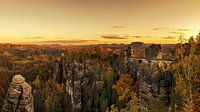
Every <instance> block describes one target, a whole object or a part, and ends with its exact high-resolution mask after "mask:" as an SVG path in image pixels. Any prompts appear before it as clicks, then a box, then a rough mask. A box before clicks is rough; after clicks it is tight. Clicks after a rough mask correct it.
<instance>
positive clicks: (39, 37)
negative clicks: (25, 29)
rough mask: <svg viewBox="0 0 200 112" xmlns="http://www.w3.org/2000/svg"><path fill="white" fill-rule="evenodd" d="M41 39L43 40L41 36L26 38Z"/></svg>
mask: <svg viewBox="0 0 200 112" xmlns="http://www.w3.org/2000/svg"><path fill="white" fill-rule="evenodd" d="M42 38H44V37H42V36H38V37H26V39H42Z"/></svg>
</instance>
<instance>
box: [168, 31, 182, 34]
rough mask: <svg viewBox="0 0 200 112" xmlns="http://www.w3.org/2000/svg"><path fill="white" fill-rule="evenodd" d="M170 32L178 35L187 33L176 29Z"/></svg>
mask: <svg viewBox="0 0 200 112" xmlns="http://www.w3.org/2000/svg"><path fill="white" fill-rule="evenodd" d="M169 33H172V34H178V35H184V34H185V33H184V32H176V31H172V32H169Z"/></svg>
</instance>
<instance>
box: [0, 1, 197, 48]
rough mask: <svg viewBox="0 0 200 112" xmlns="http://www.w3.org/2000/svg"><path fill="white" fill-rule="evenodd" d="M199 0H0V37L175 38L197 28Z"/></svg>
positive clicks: (74, 40)
mask: <svg viewBox="0 0 200 112" xmlns="http://www.w3.org/2000/svg"><path fill="white" fill-rule="evenodd" d="M199 7H200V0H0V43H28V44H70V45H77V44H99V43H100V44H101V43H130V42H133V41H143V42H146V43H176V42H177V40H178V39H177V38H178V37H179V36H180V35H184V36H185V37H190V36H195V35H196V34H198V32H199V30H200V10H199Z"/></svg>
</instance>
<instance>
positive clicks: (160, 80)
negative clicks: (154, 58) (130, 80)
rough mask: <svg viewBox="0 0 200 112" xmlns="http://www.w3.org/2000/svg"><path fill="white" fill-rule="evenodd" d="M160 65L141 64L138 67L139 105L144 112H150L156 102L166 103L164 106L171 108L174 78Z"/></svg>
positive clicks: (158, 63)
mask: <svg viewBox="0 0 200 112" xmlns="http://www.w3.org/2000/svg"><path fill="white" fill-rule="evenodd" d="M159 65H160V62H154V63H152V62H141V63H140V64H139V65H138V68H139V69H138V71H137V80H138V81H139V103H140V109H141V110H142V111H146V110H149V107H150V106H151V105H153V104H152V103H153V102H154V101H155V100H156V101H158V102H159V101H160V102H164V104H163V105H164V106H169V105H170V103H171V99H170V94H171V88H172V83H173V77H172V74H171V72H170V71H169V70H168V69H165V68H162V67H163V66H159ZM167 68H168V67H167Z"/></svg>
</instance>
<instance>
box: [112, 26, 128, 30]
mask: <svg viewBox="0 0 200 112" xmlns="http://www.w3.org/2000/svg"><path fill="white" fill-rule="evenodd" d="M112 28H115V29H123V28H127V26H122V25H115V26H112Z"/></svg>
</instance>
